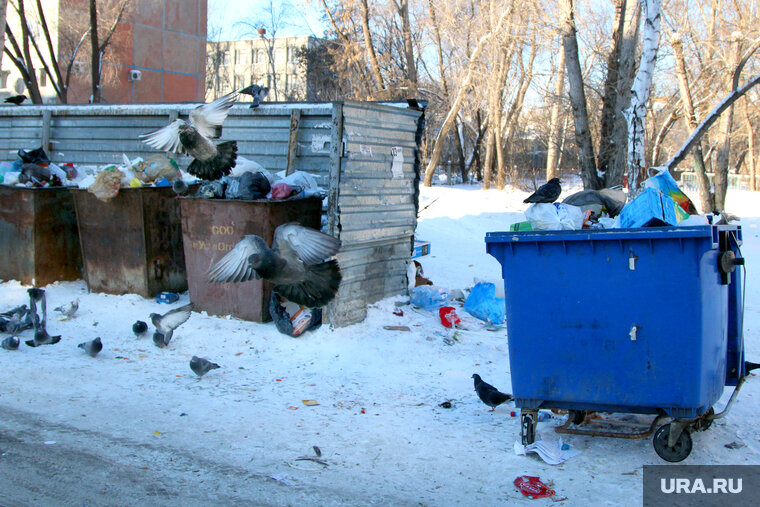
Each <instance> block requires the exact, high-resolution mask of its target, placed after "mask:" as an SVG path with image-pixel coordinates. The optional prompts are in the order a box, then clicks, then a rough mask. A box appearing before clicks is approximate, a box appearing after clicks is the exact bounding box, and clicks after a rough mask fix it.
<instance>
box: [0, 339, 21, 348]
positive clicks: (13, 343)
mask: <svg viewBox="0 0 760 507" xmlns="http://www.w3.org/2000/svg"><path fill="white" fill-rule="evenodd" d="M18 346H19V339H18V338H17V337H15V336H9V337H8V338H6V339H5V340H3V342H2V343H0V347H3V348H4V349H5V350H16V349H18Z"/></svg>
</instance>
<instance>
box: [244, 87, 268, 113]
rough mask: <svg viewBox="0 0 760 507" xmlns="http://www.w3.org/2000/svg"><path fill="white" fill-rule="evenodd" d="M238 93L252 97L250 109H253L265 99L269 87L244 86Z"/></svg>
mask: <svg viewBox="0 0 760 507" xmlns="http://www.w3.org/2000/svg"><path fill="white" fill-rule="evenodd" d="M238 93H244V94H246V95H250V96H251V97H253V102H251V106H250V108H254V107H259V104H260V103H261V101H262V100H264V99H265V98H267V95H269V87H262V86H259V85H257V84H252V85H251V86H246V87H245V88H243V89H242V90H240V91H239V92H238ZM250 108H249V109H250Z"/></svg>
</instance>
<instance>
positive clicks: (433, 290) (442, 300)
mask: <svg viewBox="0 0 760 507" xmlns="http://www.w3.org/2000/svg"><path fill="white" fill-rule="evenodd" d="M448 300H449V291H447V290H446V289H444V288H442V287H437V286H435V285H420V286H419V287H415V288H414V289H412V290H410V291H409V302H410V303H411V304H412V305H414V306H416V307H417V308H427V309H433V308H440V307H441V306H443V305H445V304H446V303H447V302H448Z"/></svg>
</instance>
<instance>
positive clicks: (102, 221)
mask: <svg viewBox="0 0 760 507" xmlns="http://www.w3.org/2000/svg"><path fill="white" fill-rule="evenodd" d="M72 193H73V195H74V204H75V207H76V214H77V224H78V226H79V239H80V242H81V245H82V256H83V258H84V273H85V280H86V282H87V287H88V289H89V290H90V291H93V292H104V293H107V294H139V295H141V296H143V297H153V296H155V295H156V294H158V293H159V292H163V291H169V292H181V291H184V290H187V277H186V274H185V256H184V252H183V250H182V226H181V224H180V207H179V203H178V200H177V196H176V194H175V193H174V191H173V190H172V189H171V187H139V188H122V189H120V190H119V193H118V195H116V197H114V198H113V199H110V200H108V201H107V202H104V201H101V200H100V199H98V198H97V197H95V196H94V195H93V194H92V193H90V192H88V191H87V190H80V189H76V190H72Z"/></svg>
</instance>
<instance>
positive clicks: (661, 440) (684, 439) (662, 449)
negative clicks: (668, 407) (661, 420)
mask: <svg viewBox="0 0 760 507" xmlns="http://www.w3.org/2000/svg"><path fill="white" fill-rule="evenodd" d="M670 429H671V426H670V424H665V425H664V426H660V428H659V429H658V430H657V431H656V432H655V434H654V438H653V440H652V444H653V445H654V450H655V452H656V453H657V455H658V456H659V457H661V458H662V459H664V460H665V461H669V462H671V463H678V462H679V461H683V460H685V459H686V457H687V456H688V455H689V454H690V453H691V435H690V434H689V432H688V431H685V430H684V431H682V432H681V435H679V437H678V440H676V442H675V444H674V445H673V446H672V447H671V446H669V445H668V437H669V436H670Z"/></svg>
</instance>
